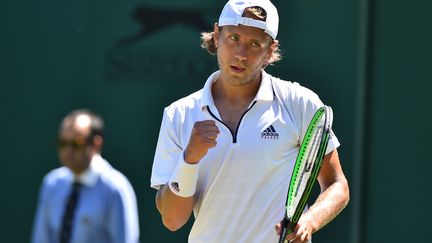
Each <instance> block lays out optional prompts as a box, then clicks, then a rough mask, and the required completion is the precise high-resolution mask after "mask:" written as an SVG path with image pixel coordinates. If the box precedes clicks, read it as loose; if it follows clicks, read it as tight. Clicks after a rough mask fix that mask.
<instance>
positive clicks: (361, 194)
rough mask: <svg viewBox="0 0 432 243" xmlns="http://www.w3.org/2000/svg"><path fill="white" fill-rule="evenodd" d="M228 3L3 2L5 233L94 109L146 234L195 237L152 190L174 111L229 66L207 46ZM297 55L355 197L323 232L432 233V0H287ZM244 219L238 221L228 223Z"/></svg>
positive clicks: (297, 68) (22, 220) (404, 238)
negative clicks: (166, 219) (174, 223)
mask: <svg viewBox="0 0 432 243" xmlns="http://www.w3.org/2000/svg"><path fill="white" fill-rule="evenodd" d="M224 3H225V2H224V1H221V0H220V1H216V0H213V1H202V0H187V1H174V0H165V1H148V0H141V1H138V0H129V1H114V0H105V1H102V0H93V1H86V0H75V1H62V0H60V1H59V0H56V1H54V0H44V1H30V0H29V1H22V0H17V1H2V2H1V3H0V13H1V14H0V27H1V29H0V33H1V35H0V70H1V72H0V87H1V88H0V128H1V136H0V149H1V151H0V163H1V165H2V166H3V168H2V176H1V177H0V180H1V185H2V188H3V190H2V191H3V195H2V197H1V200H0V210H1V215H2V220H1V222H0V233H1V234H0V235H1V236H0V241H1V242H11V243H15V242H16V243H21V242H28V241H29V239H30V233H31V227H32V223H33V216H34V210H35V207H36V201H37V196H38V190H39V186H40V183H41V180H42V177H43V176H44V175H45V174H46V173H47V172H48V171H49V170H51V169H53V168H56V167H57V166H58V160H57V154H56V144H55V142H56V137H57V128H58V124H59V123H60V121H61V118H62V117H63V116H64V115H65V114H66V113H67V112H68V111H70V110H71V109H74V108H80V107H88V108H90V109H93V110H95V111H96V112H98V113H99V114H101V115H102V116H103V117H104V119H105V121H106V126H107V132H106V144H105V147H104V152H103V155H104V157H106V158H107V159H108V160H109V161H110V162H111V163H112V164H113V165H114V166H115V167H116V168H118V169H119V170H120V171H122V172H123V173H124V174H125V175H126V176H127V177H128V178H129V179H130V181H131V183H132V185H133V186H134V188H135V191H136V193H137V198H138V205H139V218H140V228H141V241H142V242H187V232H188V229H189V227H190V223H189V224H188V225H187V226H186V227H184V228H183V229H181V230H179V231H177V232H174V233H172V232H169V231H168V230H166V229H164V227H163V226H162V223H161V220H160V217H159V215H158V213H157V210H156V208H155V204H154V195H155V191H154V190H153V189H151V188H150V186H149V184H150V172H151V164H152V160H153V153H154V149H155V145H156V140H157V135H158V132H159V126H160V121H161V118H162V110H163V108H164V107H165V106H167V105H168V104H170V103H171V102H172V101H174V100H176V99H178V98H180V97H182V96H185V95H187V94H189V93H191V92H193V91H195V90H197V89H200V88H201V87H202V85H203V83H204V80H205V79H206V78H207V75H209V74H210V73H211V72H212V71H214V70H216V69H217V65H216V61H215V57H214V56H210V55H208V54H207V53H206V51H204V50H202V49H201V48H200V47H199V44H200V42H199V33H200V32H201V31H205V30H210V29H211V27H212V24H213V23H214V22H215V21H217V18H218V14H219V12H220V10H221V8H222V6H223V5H224ZM274 3H275V5H276V6H277V7H278V9H279V14H280V28H279V33H280V34H279V37H278V39H279V41H280V44H281V49H282V51H283V55H284V59H283V60H282V61H281V62H279V63H278V64H276V65H275V66H272V67H269V68H268V69H267V71H268V72H270V73H272V74H273V75H274V76H277V77H281V78H283V79H285V80H293V81H297V82H300V83H301V84H302V85H304V86H306V87H309V88H311V89H313V90H314V91H316V92H317V93H319V94H320V97H321V99H322V100H323V101H324V102H325V103H326V104H328V105H330V106H332V107H333V109H334V111H335V122H334V131H335V133H336V134H337V135H338V138H339V139H340V141H341V143H342V147H341V148H340V157H341V160H342V163H343V167H344V170H345V173H346V175H347V177H348V180H349V183H350V186H351V202H350V204H349V206H348V207H347V208H346V209H345V210H344V211H343V212H342V213H341V214H340V216H339V217H337V218H336V219H335V220H334V221H333V222H332V223H331V224H329V225H328V226H326V227H325V228H323V229H322V230H321V231H319V232H318V233H316V234H315V235H314V242H322V243H324V242H328V243H330V242H338V243H340V242H352V243H357V242H358V243H360V242H362V243H373V242H429V241H430V240H427V238H429V237H427V235H428V229H429V225H430V223H429V219H430V218H431V217H432V213H431V210H430V209H429V205H428V204H429V203H428V202H429V199H430V198H431V189H430V187H429V185H430V182H429V180H428V175H429V173H428V172H429V170H430V169H432V165H431V162H432V161H431V158H430V156H429V155H428V154H427V149H430V148H429V146H430V145H432V144H431V143H430V142H429V141H430V139H429V137H430V136H431V132H430V131H429V130H430V129H428V127H427V125H428V122H429V121H430V120H429V119H430V118H431V113H432V112H431V110H430V104H432V102H430V101H429V98H430V92H429V90H430V88H431V85H430V83H431V82H432V79H431V75H430V69H431V68H432V65H431V64H432V63H431V60H430V59H431V57H432V47H431V43H432V34H431V27H430V24H431V22H432V17H431V16H432V15H431V13H430V11H431V10H432V2H431V1H428V0H412V1H402V0H392V1H390V0H375V1H372V0H356V1H344V0H327V1H322V0H321V1H318V0H302V1H281V0H279V1H276V0H274ZM227 227H235V225H231V226H229V225H228V226H227Z"/></svg>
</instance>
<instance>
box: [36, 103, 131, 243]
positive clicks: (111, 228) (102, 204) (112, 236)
mask: <svg viewBox="0 0 432 243" xmlns="http://www.w3.org/2000/svg"><path fill="white" fill-rule="evenodd" d="M103 131H104V122H103V120H102V118H101V117H100V116H98V115H96V114H94V113H93V112H91V111H89V110H85V109H80V110H74V111H72V112H70V113H69V114H68V115H67V116H66V117H65V118H64V119H63V121H62V122H61V125H60V128H59V134H58V155H59V159H60V161H61V163H62V165H63V166H62V167H60V168H57V169H54V170H53V171H51V172H49V173H48V174H47V175H46V176H45V177H44V179H43V183H42V186H41V189H40V194H39V202H38V205H37V211H36V217H35V220H34V225H33V234H32V239H31V242H32V243H137V242H138V240H139V225H138V210H137V203H136V197H135V192H134V190H133V188H132V186H131V184H130V183H129V181H128V179H127V178H126V177H125V176H124V175H123V174H122V173H120V172H119V171H117V170H116V169H114V168H113V167H112V166H111V165H110V164H109V163H108V162H107V161H106V160H105V159H103V158H102V157H101V150H102V146H103V141H104V137H103Z"/></svg>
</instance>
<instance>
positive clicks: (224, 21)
mask: <svg viewBox="0 0 432 243" xmlns="http://www.w3.org/2000/svg"><path fill="white" fill-rule="evenodd" d="M254 6H258V7H261V8H263V9H264V10H265V11H266V12H267V18H266V21H261V20H256V19H251V18H247V17H242V15H243V11H244V10H245V8H248V7H254ZM239 24H241V25H246V26H251V27H256V28H260V29H263V30H264V32H266V33H267V34H269V35H270V36H271V37H272V38H273V39H276V36H277V33H278V26H279V15H278V12H277V9H276V7H275V6H274V5H273V3H271V2H270V0H229V1H228V2H227V3H226V4H225V7H224V8H223V9H222V13H221V15H220V16H219V22H218V25H219V26H225V25H235V26H238V25H239Z"/></svg>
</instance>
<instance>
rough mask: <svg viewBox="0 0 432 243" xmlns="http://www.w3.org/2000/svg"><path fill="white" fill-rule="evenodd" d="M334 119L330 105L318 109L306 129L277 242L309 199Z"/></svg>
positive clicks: (291, 230) (283, 239)
mask: <svg viewBox="0 0 432 243" xmlns="http://www.w3.org/2000/svg"><path fill="white" fill-rule="evenodd" d="M332 122H333V111H332V109H331V108H330V106H323V107H321V108H320V109H318V110H317V111H316V113H315V115H314V116H313V117H312V120H311V122H310V124H309V126H308V128H307V130H306V134H305V136H304V139H303V142H302V144H301V146H300V151H299V153H298V155H297V159H296V162H295V165H294V169H293V172H292V175H291V179H290V184H289V188H288V196H287V201H286V210H285V217H284V219H283V220H282V222H281V224H282V225H281V226H282V232H281V234H280V238H279V243H284V242H285V238H286V236H287V235H288V234H290V233H292V232H293V231H294V228H295V227H296V225H297V222H298V220H299V219H300V216H301V215H302V213H303V210H304V208H305V206H306V203H307V200H308V199H309V196H310V192H311V190H312V187H313V185H314V183H315V181H316V179H317V177H318V173H319V171H320V169H321V165H322V161H323V158H324V154H325V151H326V149H327V144H328V141H329V139H330V131H331V126H332Z"/></svg>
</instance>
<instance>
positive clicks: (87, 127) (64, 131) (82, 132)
mask: <svg viewBox="0 0 432 243" xmlns="http://www.w3.org/2000/svg"><path fill="white" fill-rule="evenodd" d="M103 130H104V122H103V120H102V118H101V117H100V116H98V115H96V114H95V113H93V112H91V111H90V110H87V109H78V110H73V111H71V112H70V113H69V114H67V115H66V117H65V118H63V120H62V122H61V124H60V128H59V132H58V151H59V152H58V154H59V159H60V162H61V163H62V164H63V165H64V166H66V167H68V168H69V169H70V170H72V172H73V173H74V174H80V173H81V172H83V171H85V170H86V169H87V168H88V167H89V165H90V161H91V159H92V157H93V155H95V154H98V153H100V152H101V150H102V145H103Z"/></svg>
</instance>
